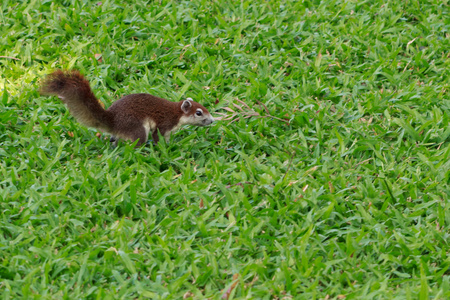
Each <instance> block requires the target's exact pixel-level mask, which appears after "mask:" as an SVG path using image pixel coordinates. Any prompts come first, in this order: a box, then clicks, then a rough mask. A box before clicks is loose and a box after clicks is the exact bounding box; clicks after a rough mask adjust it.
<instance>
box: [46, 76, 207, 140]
mask: <svg viewBox="0 0 450 300" xmlns="http://www.w3.org/2000/svg"><path fill="white" fill-rule="evenodd" d="M40 93H41V94H42V95H54V96H58V97H59V98H60V99H61V100H62V102H64V103H65V104H66V105H67V107H68V108H69V111H70V112H71V114H72V115H73V116H74V117H75V119H77V121H78V122H79V123H81V124H83V125H85V126H88V127H94V128H97V129H99V130H103V131H106V132H108V133H110V134H111V135H112V137H111V142H114V144H116V143H117V140H116V138H122V139H125V140H131V141H132V142H134V141H136V140H138V142H137V144H136V147H139V146H141V145H142V144H144V143H146V142H147V139H148V135H149V133H151V135H152V138H153V142H154V143H155V144H157V143H158V141H159V136H158V131H159V133H160V134H161V135H162V136H163V137H164V138H165V139H166V141H168V140H169V138H170V134H171V132H173V131H175V130H178V129H179V128H180V127H181V126H183V125H196V126H207V125H210V124H211V123H213V122H214V118H213V117H212V116H211V114H210V113H209V112H208V110H207V109H206V108H205V107H204V106H202V105H201V104H199V103H197V102H195V101H193V100H192V98H187V99H186V100H183V101H180V102H172V101H168V100H166V99H162V98H159V97H156V96H153V95H150V94H143V93H142V94H131V95H128V96H125V97H123V98H121V99H119V100H117V101H116V102H114V103H113V104H112V105H111V106H110V107H109V108H108V109H104V105H103V103H102V102H100V100H98V99H97V98H96V97H95V95H94V93H93V92H92V90H91V87H90V85H89V82H88V81H87V80H86V79H85V77H84V76H83V75H82V74H80V72H78V71H75V70H74V71H61V70H57V71H55V72H53V73H52V74H50V75H48V76H47V77H46V78H45V80H44V82H43V83H42V86H41V89H40Z"/></svg>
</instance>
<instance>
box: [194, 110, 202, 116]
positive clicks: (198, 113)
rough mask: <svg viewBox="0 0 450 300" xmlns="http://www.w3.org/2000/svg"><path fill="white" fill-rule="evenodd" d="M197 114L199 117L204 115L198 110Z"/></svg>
mask: <svg viewBox="0 0 450 300" xmlns="http://www.w3.org/2000/svg"><path fill="white" fill-rule="evenodd" d="M195 114H196V115H197V116H201V115H203V113H202V112H201V111H200V110H197V111H196V112H195Z"/></svg>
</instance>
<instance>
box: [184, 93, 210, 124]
mask: <svg viewBox="0 0 450 300" xmlns="http://www.w3.org/2000/svg"><path fill="white" fill-rule="evenodd" d="M180 103H181V111H182V112H183V115H182V116H181V118H180V123H181V125H196V126H208V125H210V124H211V123H212V122H214V118H213V117H212V116H211V114H210V113H209V111H208V110H207V109H206V108H205V107H204V106H203V105H201V104H199V103H197V102H195V101H194V100H192V98H186V100H184V101H181V102H180Z"/></svg>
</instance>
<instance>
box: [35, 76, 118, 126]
mask: <svg viewBox="0 0 450 300" xmlns="http://www.w3.org/2000/svg"><path fill="white" fill-rule="evenodd" d="M40 93H41V94H43V95H55V96H58V97H59V98H60V99H61V100H62V101H63V102H64V103H65V104H66V105H67V107H68V108H69V111H70V113H71V114H72V115H73V116H74V117H75V119H77V121H78V122H80V123H81V124H83V125H86V126H88V127H94V128H98V129H102V130H105V131H108V132H111V131H112V129H113V118H112V116H111V115H110V114H109V112H107V111H106V110H105V109H104V108H103V105H102V103H101V102H100V101H99V100H98V99H97V98H96V97H95V95H94V93H93V92H92V90H91V87H90V85H89V82H88V81H87V80H86V79H85V78H84V76H83V75H81V74H80V72H78V71H61V70H57V71H55V72H53V73H52V74H50V75H48V76H47V77H46V78H45V80H44V82H43V83H42V86H41V89H40Z"/></svg>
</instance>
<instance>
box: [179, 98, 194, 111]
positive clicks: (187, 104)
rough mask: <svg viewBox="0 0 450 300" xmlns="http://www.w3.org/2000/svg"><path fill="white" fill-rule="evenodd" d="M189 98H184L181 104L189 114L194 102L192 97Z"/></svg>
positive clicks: (182, 108)
mask: <svg viewBox="0 0 450 300" xmlns="http://www.w3.org/2000/svg"><path fill="white" fill-rule="evenodd" d="M188 99H189V100H184V101H183V104H181V110H182V111H184V113H185V114H187V113H188V112H189V110H190V108H191V107H192V103H191V101H192V100H191V99H190V98H188Z"/></svg>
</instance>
